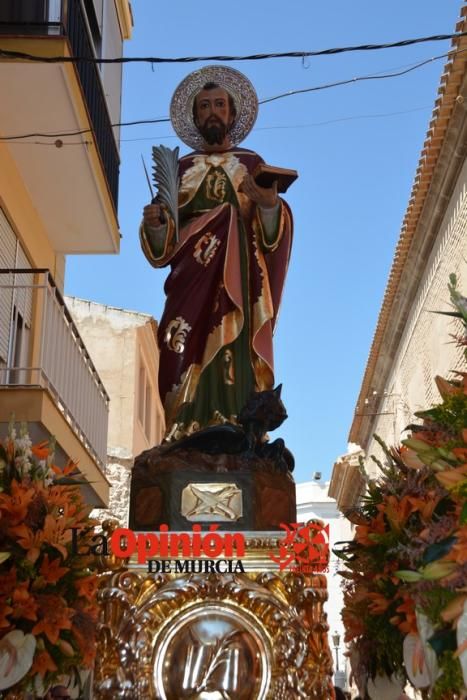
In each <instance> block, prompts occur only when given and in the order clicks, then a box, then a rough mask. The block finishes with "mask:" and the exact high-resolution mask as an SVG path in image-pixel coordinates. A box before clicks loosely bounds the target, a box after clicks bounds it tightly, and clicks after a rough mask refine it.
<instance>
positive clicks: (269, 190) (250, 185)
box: [239, 175, 279, 209]
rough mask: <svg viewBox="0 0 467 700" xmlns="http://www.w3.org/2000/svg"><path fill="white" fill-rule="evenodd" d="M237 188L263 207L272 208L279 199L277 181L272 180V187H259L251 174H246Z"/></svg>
mask: <svg viewBox="0 0 467 700" xmlns="http://www.w3.org/2000/svg"><path fill="white" fill-rule="evenodd" d="M239 190H240V192H243V193H244V194H246V196H247V197H249V198H250V199H251V200H252V201H253V202H254V203H255V204H257V205H258V206H259V207H262V208H263V209H272V208H273V207H275V206H276V204H277V202H278V201H279V198H278V196H277V182H274V184H273V186H272V187H259V185H257V184H256V182H255V181H254V179H253V177H252V176H251V175H246V176H245V177H244V178H243V180H242V182H241V184H240V187H239Z"/></svg>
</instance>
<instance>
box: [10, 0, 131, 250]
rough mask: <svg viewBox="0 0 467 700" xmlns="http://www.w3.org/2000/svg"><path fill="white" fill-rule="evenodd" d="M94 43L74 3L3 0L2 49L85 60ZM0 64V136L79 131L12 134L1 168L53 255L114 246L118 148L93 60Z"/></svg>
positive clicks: (77, 1) (83, 15)
mask: <svg viewBox="0 0 467 700" xmlns="http://www.w3.org/2000/svg"><path fill="white" fill-rule="evenodd" d="M87 5H89V3H87ZM91 5H92V3H91ZM104 29H105V30H106V31H107V29H106V28H104ZM96 46H97V39H95V38H94V41H93V32H92V24H90V21H89V17H88V16H87V14H86V12H85V10H84V9H83V4H82V3H81V2H80V0H24V1H22V2H20V3H19V2H16V1H15V0H5V1H4V2H3V1H2V2H1V3H0V49H4V50H9V51H16V52H21V53H28V54H33V55H38V56H44V57H46V56H80V57H84V58H88V57H89V58H92V57H95V56H96ZM0 61H1V62H2V70H1V72H0V90H1V92H2V94H4V95H6V94H7V95H8V100H2V103H1V105H0V136H2V137H10V136H16V135H21V134H48V133H52V134H58V135H60V134H64V133H68V132H76V131H84V133H82V134H81V135H76V136H73V137H72V136H70V137H66V136H57V139H53V138H52V139H49V138H45V137H37V136H32V137H29V138H25V139H22V140H20V141H17V140H9V141H8V142H7V145H3V147H2V153H0V163H1V164H2V169H3V170H4V169H5V167H6V168H7V169H10V170H14V171H17V172H18V174H19V176H20V179H21V180H22V181H23V182H24V185H25V189H26V191H27V193H28V195H29V196H30V198H31V200H32V204H33V206H34V207H35V209H36V210H37V211H38V213H39V215H40V216H41V218H42V219H43V221H44V224H45V227H46V228H47V230H48V232H49V236H50V240H51V242H52V245H53V247H54V249H55V250H56V251H57V252H59V253H65V254H66V253H113V252H118V250H119V238H120V237H119V231H118V222H117V216H116V211H117V197H118V177H119V153H118V146H117V141H116V136H115V133H114V130H113V128H112V123H111V118H110V116H109V110H108V105H107V101H106V97H105V94H104V89H103V85H102V81H101V75H100V71H99V69H98V67H97V65H96V64H93V63H86V62H80V63H77V64H63V63H50V64H47V63H34V62H27V61H24V60H16V59H15V60H14V59H11V58H8V57H3V58H2V57H0ZM85 130H90V131H89V132H86V131H85ZM2 155H3V158H2ZM2 190H3V188H2ZM83 203H86V205H85V206H83Z"/></svg>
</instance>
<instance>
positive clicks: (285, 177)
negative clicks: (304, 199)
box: [253, 163, 298, 192]
mask: <svg viewBox="0 0 467 700" xmlns="http://www.w3.org/2000/svg"><path fill="white" fill-rule="evenodd" d="M253 177H254V179H255V182H256V184H257V185H259V187H272V185H273V182H274V181H275V180H277V191H278V192H287V190H288V189H289V187H290V185H291V184H292V182H295V180H296V179H297V178H298V173H297V171H296V170H290V169H289V168H278V167H276V166H275V165H266V163H260V164H259V165H258V166H257V167H256V168H255V169H254V171H253Z"/></svg>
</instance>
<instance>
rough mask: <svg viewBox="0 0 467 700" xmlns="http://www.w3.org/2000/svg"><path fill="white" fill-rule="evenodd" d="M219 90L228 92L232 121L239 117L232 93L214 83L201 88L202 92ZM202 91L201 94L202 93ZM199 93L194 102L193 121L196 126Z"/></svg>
mask: <svg viewBox="0 0 467 700" xmlns="http://www.w3.org/2000/svg"><path fill="white" fill-rule="evenodd" d="M217 88H220V89H221V90H225V91H226V93H227V97H228V100H229V111H230V116H231V117H232V119H235V117H236V116H237V108H236V106H235V102H234V98H233V97H232V95H231V94H230V92H229V91H228V90H226V89H225V88H223V87H222V85H219V84H218V83H213V82H212V81H210V82H209V83H205V84H204V85H203V87H202V88H201V90H216V89H217ZM201 90H200V91H199V92H201ZM199 92H198V93H197V94H196V95H195V99H194V100H193V121H194V122H195V124H196V98H197V97H198V95H199Z"/></svg>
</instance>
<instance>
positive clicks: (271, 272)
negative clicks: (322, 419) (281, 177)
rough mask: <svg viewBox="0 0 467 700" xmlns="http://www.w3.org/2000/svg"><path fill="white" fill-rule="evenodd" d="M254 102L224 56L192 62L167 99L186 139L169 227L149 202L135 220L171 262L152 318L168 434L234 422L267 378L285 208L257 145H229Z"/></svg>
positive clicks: (285, 244)
mask: <svg viewBox="0 0 467 700" xmlns="http://www.w3.org/2000/svg"><path fill="white" fill-rule="evenodd" d="M257 109H258V101H257V97H256V93H255V91H254V88H253V86H252V85H251V83H250V82H249V80H248V79H247V78H246V77H245V76H244V75H242V74H241V73H239V72H238V71H236V70H233V69H231V68H228V67H225V66H208V67H206V68H202V69H201V70H197V71H195V72H193V73H191V74H190V75H189V76H187V78H185V80H183V81H182V83H181V84H180V85H179V86H178V88H177V90H176V91H175V94H174V96H173V98H172V103H171V120H172V124H173V126H174V129H175V131H176V132H177V134H178V135H179V137H180V138H181V139H182V141H184V142H185V143H187V144H188V145H189V146H191V147H192V148H194V149H195V150H194V152H192V153H190V154H189V155H187V156H184V157H182V158H181V159H180V161H179V176H180V188H179V210H178V219H179V233H178V237H176V236H175V233H174V229H175V226H174V222H173V221H171V219H170V216H168V215H167V213H164V212H162V211H161V207H160V205H159V204H157V203H153V204H149V205H148V206H146V207H145V208H144V219H143V224H142V226H141V230H140V235H141V244H142V247H143V251H144V253H145V255H146V257H147V259H148V260H149V262H150V263H151V265H153V266H154V267H163V266H165V265H170V266H171V272H170V274H169V276H168V278H167V281H166V284H165V292H166V295H167V300H166V305H165V309H164V313H163V316H162V318H161V321H160V324H159V347H160V370H159V388H160V393H161V398H162V402H163V404H164V409H165V413H166V426H167V438H168V439H178V438H180V437H183V436H185V435H189V434H191V433H192V432H194V431H197V430H200V429H202V428H205V427H207V426H211V425H215V424H220V423H225V422H234V423H235V422H236V417H237V416H238V414H239V413H240V411H241V409H242V408H243V406H244V405H245V403H246V401H247V399H248V397H249V396H250V394H251V393H252V392H253V391H264V390H267V389H272V387H273V385H274V374H273V352H272V335H273V331H274V326H275V323H276V318H277V313H278V309H279V304H280V300H281V294H282V289H283V286H284V280H285V276H286V271H287V265H288V261H289V255H290V246H291V237H292V217H291V214H290V210H289V208H288V206H287V204H286V203H285V202H284V201H283V200H282V199H280V198H279V197H278V195H277V186H276V185H275V184H274V185H273V186H272V187H270V188H264V187H259V186H258V185H257V184H256V182H255V179H254V178H253V176H252V173H253V172H254V170H255V168H256V167H257V166H258V165H259V164H260V163H262V162H263V161H262V159H261V158H260V156H258V155H257V154H256V153H254V152H253V151H249V150H247V149H242V148H238V147H237V144H238V143H240V141H241V140H242V139H244V138H245V137H246V136H247V134H248V133H249V132H250V130H251V129H252V127H253V124H254V122H255V119H256V114H257Z"/></svg>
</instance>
